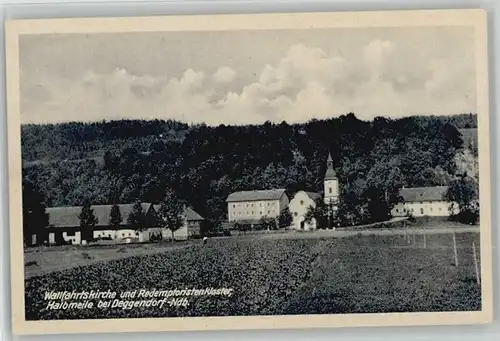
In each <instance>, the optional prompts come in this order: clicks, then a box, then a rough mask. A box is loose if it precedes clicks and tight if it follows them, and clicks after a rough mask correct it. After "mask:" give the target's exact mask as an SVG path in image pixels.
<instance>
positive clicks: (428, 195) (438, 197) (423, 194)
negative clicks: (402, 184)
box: [399, 186, 448, 202]
mask: <svg viewBox="0 0 500 341" xmlns="http://www.w3.org/2000/svg"><path fill="white" fill-rule="evenodd" d="M447 190H448V187H447V186H435V187H410V188H402V189H401V191H400V192H399V194H400V195H401V196H402V197H403V200H404V201H405V202H419V201H443V200H446V199H445V194H446V191H447Z"/></svg>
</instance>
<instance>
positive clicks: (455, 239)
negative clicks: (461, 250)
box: [453, 231, 458, 266]
mask: <svg viewBox="0 0 500 341" xmlns="http://www.w3.org/2000/svg"><path fill="white" fill-rule="evenodd" d="M453 252H454V254H455V266H458V253H457V238H456V237H455V231H453Z"/></svg>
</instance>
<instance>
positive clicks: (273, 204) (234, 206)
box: [233, 201, 276, 208]
mask: <svg viewBox="0 0 500 341" xmlns="http://www.w3.org/2000/svg"><path fill="white" fill-rule="evenodd" d="M236 205H238V207H241V206H243V205H245V207H255V204H254V203H252V204H248V203H247V204H233V208H236ZM259 206H260V207H264V204H263V203H260V205H259ZM267 206H272V207H275V206H276V202H274V201H272V202H268V203H267Z"/></svg>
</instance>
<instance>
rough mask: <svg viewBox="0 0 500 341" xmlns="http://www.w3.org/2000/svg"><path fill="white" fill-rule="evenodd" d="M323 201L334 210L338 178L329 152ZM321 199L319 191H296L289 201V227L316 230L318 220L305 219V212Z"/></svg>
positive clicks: (336, 200) (337, 194)
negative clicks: (290, 217) (290, 216)
mask: <svg viewBox="0 0 500 341" xmlns="http://www.w3.org/2000/svg"><path fill="white" fill-rule="evenodd" d="M323 191H324V192H323V202H324V203H325V204H326V205H331V206H332V207H331V208H332V210H334V211H335V209H336V208H337V205H338V201H339V194H340V189H339V179H338V178H337V174H336V172H335V169H334V167H333V159H332V156H331V154H328V159H327V160H326V172H325V177H324V179H323ZM319 199H321V194H320V193H314V192H306V191H298V192H297V193H296V194H295V196H294V197H293V198H292V200H291V201H290V205H289V207H290V213H291V214H292V217H293V223H292V226H291V228H292V229H294V230H304V231H310V230H316V229H317V228H318V226H317V225H318V222H317V221H316V219H314V218H313V219H311V221H307V219H306V214H307V211H308V210H309V209H310V207H312V208H314V207H316V201H317V200H319Z"/></svg>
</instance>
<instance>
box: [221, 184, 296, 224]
mask: <svg viewBox="0 0 500 341" xmlns="http://www.w3.org/2000/svg"><path fill="white" fill-rule="evenodd" d="M226 202H227V214H228V220H229V221H230V222H238V221H259V220H260V219H262V218H277V217H278V216H279V214H280V212H281V211H282V210H283V209H284V208H285V207H287V206H288V203H289V199H288V196H287V195H286V193H285V190H284V189H270V190H255V191H241V192H235V193H232V194H230V195H229V196H228V197H227V199H226Z"/></svg>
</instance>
